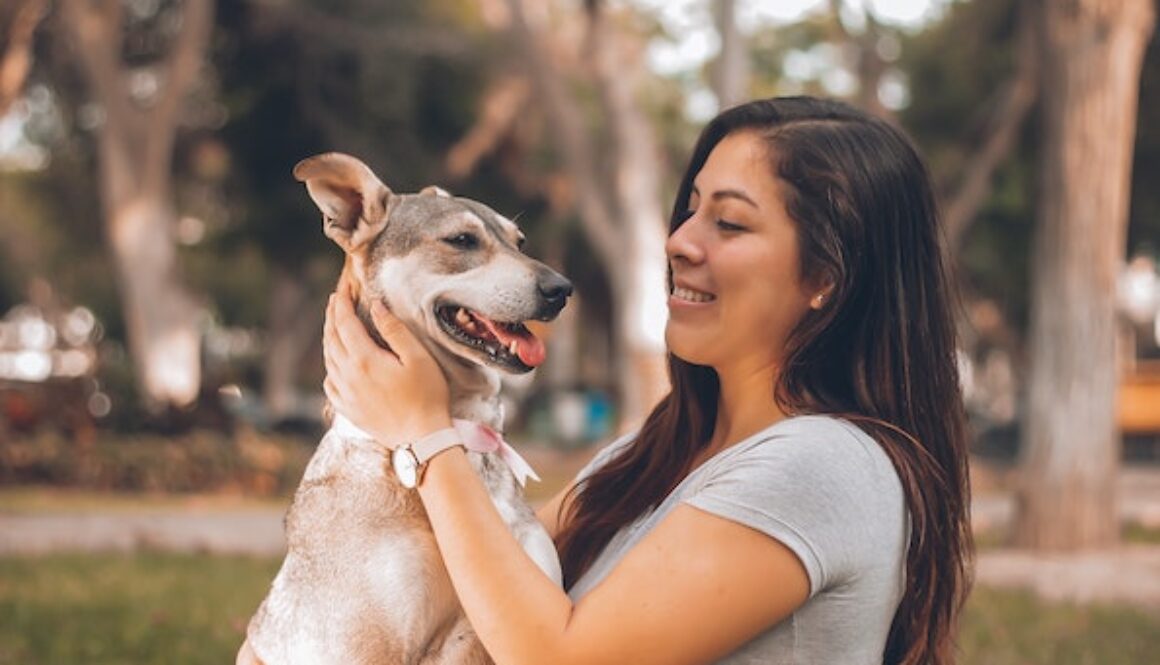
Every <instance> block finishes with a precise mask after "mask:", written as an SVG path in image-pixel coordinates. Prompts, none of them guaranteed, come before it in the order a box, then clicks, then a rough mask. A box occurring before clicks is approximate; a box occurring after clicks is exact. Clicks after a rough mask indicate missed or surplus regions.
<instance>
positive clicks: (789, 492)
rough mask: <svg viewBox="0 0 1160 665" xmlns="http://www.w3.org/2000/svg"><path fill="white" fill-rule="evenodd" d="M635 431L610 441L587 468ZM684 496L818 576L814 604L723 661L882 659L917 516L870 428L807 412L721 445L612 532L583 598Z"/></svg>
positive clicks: (579, 592) (733, 664)
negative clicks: (777, 546) (766, 539)
mask: <svg viewBox="0 0 1160 665" xmlns="http://www.w3.org/2000/svg"><path fill="white" fill-rule="evenodd" d="M634 436H635V435H629V436H627V437H623V438H621V439H619V440H617V441H615V442H613V443H612V444H611V445H609V446H608V447H606V448H605V449H604V450H602V451H601V452H600V453H598V454H597V456H596V457H595V458H594V459H593V460H592V462H591V463H590V464H589V465H588V466H587V467H585V468H584V469H583V470H582V471H581V472H580V475H579V476H578V478H579V479H583V478H585V477H587V476H588V475H589V474H590V473H591V472H592V471H593V470H595V469H597V468H599V467H600V466H601V465H603V464H605V463H606V462H607V461H608V460H610V459H611V458H612V457H613V455H615V454H616V452H617V451H619V450H620V449H622V448H623V447H624V446H626V445H628V443H629V442H631V441H632V440H633V438H634ZM682 503H687V504H689V505H691V506H695V507H696V508H699V509H701V510H704V511H706V512H709V513H712V514H714V515H719V516H721V517H725V518H727V519H730V520H733V521H735V522H737V523H739V524H743V525H745V526H748V527H750V528H753V529H756V530H758V531H760V532H762V533H764V534H767V535H768V536H770V537H772V538H775V539H777V540H778V541H780V542H781V543H782V544H784V545H785V546H786V547H789V548H790V549H791V550H793V552H794V553H795V554H796V555H797V556H798V558H799V559H801V561H802V564H803V565H804V566H805V569H806V572H807V573H808V574H809V579H810V596H809V599H808V600H807V601H806V603H805V604H804V605H802V606H801V607H799V608H798V610H797V611H796V612H794V613H793V614H792V615H791V616H789V617H787V618H786V619H785V620H783V621H781V622H780V623H778V624H777V625H775V626H773V627H771V628H769V629H768V630H766V631H765V632H764V633H762V634H760V635H758V636H757V637H756V638H754V639H753V640H751V641H750V642H749V643H747V644H745V645H743V646H742V647H741V648H739V649H738V650H737V651H735V652H733V653H732V654H730V655H729V656H727V657H725V658H724V659H722V660H720V661H718V662H719V663H724V664H727V665H741V664H749V663H753V664H756V663H761V664H762V665H781V664H786V665H788V664H790V663H793V664H797V665H809V664H815V663H816V664H829V663H842V664H843V665H869V664H871V663H874V664H876V665H877V664H880V663H881V662H882V652H883V649H884V648H885V645H886V636H887V633H888V632H889V630H890V623H891V621H892V620H893V618H894V612H895V610H897V608H898V602H899V600H900V599H901V597H902V590H903V584H904V582H905V560H906V547H907V538H908V528H909V527H908V519H909V518H908V514H907V510H906V502H905V498H904V495H903V491H902V485H901V483H900V482H899V480H898V475H897V473H896V472H895V471H894V466H893V465H892V464H891V463H890V459H889V458H888V457H887V456H886V453H885V452H884V451H883V450H882V448H881V447H880V446H879V444H878V443H877V442H876V441H874V439H872V438H871V437H870V436H869V435H867V434H866V433H865V432H863V431H862V430H861V429H859V428H858V427H856V426H854V425H852V424H851V423H849V422H847V421H844V420H840V419H838V418H833V417H828V416H799V417H795V418H789V419H786V420H782V421H780V422H778V423H776V424H774V425H772V426H770V427H768V428H766V429H765V430H763V431H761V432H759V433H757V434H755V435H753V436H751V437H749V438H748V439H745V440H744V441H742V442H740V443H738V444H736V445H734V446H731V447H729V448H727V449H725V450H723V451H721V452H720V453H718V454H717V455H715V456H713V457H712V458H710V459H709V460H708V461H707V462H705V463H704V464H702V465H701V466H700V467H698V468H697V469H695V470H694V471H693V472H692V473H691V474H689V476H688V477H687V478H685V480H684V481H683V482H681V484H680V485H678V486H677V488H676V489H674V490H673V492H672V493H671V494H670V495H669V496H668V497H666V498H665V500H664V501H663V502H662V503H661V504H660V505H659V506H658V507H657V508H656V510H654V511H652V512H651V513H648V514H646V515H644V516H642V517H641V518H640V519H638V520H637V521H635V522H634V523H632V524H630V525H628V526H627V527H625V528H624V529H622V530H621V531H620V532H619V533H617V534H616V536H614V537H613V538H612V540H611V541H610V542H609V543H608V546H607V547H606V548H605V549H604V551H603V552H602V553H601V554H600V556H599V557H598V558H597V559H596V561H595V562H594V563H593V565H592V567H591V568H589V569H588V571H587V572H586V573H585V574H584V575H583V576H582V577H581V578H580V579H579V580H577V581H576V584H574V585H573V586H572V588H571V589H570V590H569V592H568V593H569V595H570V596H571V597H572V599H573V601H575V600H578V599H579V598H581V597H582V596H584V595H585V594H587V593H588V592H589V591H591V590H592V589H593V588H594V587H595V586H596V585H598V584H599V583H600V582H601V581H602V580H603V579H604V578H605V576H606V575H607V574H608V573H609V572H610V571H611V570H612V569H613V568H614V567H615V566H616V564H617V562H619V561H620V559H621V558H622V557H623V556H624V555H625V553H626V552H627V551H628V550H629V549H631V548H632V547H633V546H634V545H635V544H636V543H637V542H639V541H640V539H641V538H642V537H643V536H644V535H645V534H646V533H648V532H649V531H651V530H652V529H653V528H654V527H655V526H656V525H657V524H658V523H660V521H661V520H663V519H664V518H665V516H666V515H668V514H669V513H670V512H671V511H672V510H673V509H674V508H676V507H677V506H678V505H680V504H682Z"/></svg>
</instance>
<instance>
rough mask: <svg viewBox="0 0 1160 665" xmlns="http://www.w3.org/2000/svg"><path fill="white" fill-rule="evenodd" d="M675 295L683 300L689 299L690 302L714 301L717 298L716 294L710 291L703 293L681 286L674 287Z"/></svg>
mask: <svg viewBox="0 0 1160 665" xmlns="http://www.w3.org/2000/svg"><path fill="white" fill-rule="evenodd" d="M673 295H674V296H675V297H677V298H679V299H681V300H688V301H689V302H712V301H714V300H716V299H717V297H716V296H714V295H710V294H708V293H701V292H700V291H694V290H692V289H684V288H681V287H679V286H674V287H673Z"/></svg>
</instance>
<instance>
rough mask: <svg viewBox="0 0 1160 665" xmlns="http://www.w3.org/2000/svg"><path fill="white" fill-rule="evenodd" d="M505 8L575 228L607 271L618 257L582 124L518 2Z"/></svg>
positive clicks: (538, 33)
mask: <svg viewBox="0 0 1160 665" xmlns="http://www.w3.org/2000/svg"><path fill="white" fill-rule="evenodd" d="M507 2H508V9H509V11H510V12H511V18H512V31H513V32H514V33H515V35H516V38H517V39H518V40H519V43H520V44H522V45H523V48H524V50H525V52H526V54H527V57H526V58H525V59H526V61H527V62H528V64H529V66H530V67H531V70H532V76H533V79H534V81H535V83H536V87H537V89H538V90H539V91H540V95H541V96H542V97H543V100H544V106H545V108H546V110H547V114H548V118H549V121H550V122H551V124H552V125H553V126H554V127H555V132H554V133H555V137H556V140H557V141H558V146H559V148H560V151H561V152H562V153H563V157H564V164H565V167H566V168H567V170H568V173H569V174H570V175H571V176H572V180H573V181H574V182H575V183H576V190H577V194H576V204H577V207H578V208H579V212H580V220H581V223H582V224H583V226H584V230H585V232H586V233H587V234H588V237H589V239H590V240H591V241H592V245H593V248H594V249H595V250H596V251H597V252H598V253H599V254H600V256H601V257H602V258H603V259H604V263H605V265H607V266H609V268H610V269H612V268H613V267H615V266H617V265H620V263H621V261H620V259H621V257H622V256H623V252H622V247H621V242H620V239H619V234H618V233H617V230H616V223H615V219H614V215H613V212H612V207H611V206H610V205H609V203H608V201H607V199H606V198H605V196H604V190H605V188H604V187H603V186H602V185H601V183H600V181H599V177H598V175H597V174H598V172H599V171H598V167H597V164H596V158H595V156H594V155H593V154H592V146H591V142H590V141H589V140H588V135H587V132H586V131H585V128H584V121H583V118H582V117H581V116H580V114H579V111H578V110H577V107H576V105H575V104H574V103H573V102H572V100H571V99H569V97H568V94H567V92H566V91H565V89H564V87H563V84H562V78H563V75H562V74H561V73H560V72H558V71H556V70H554V69H553V67H552V64H551V58H550V57H548V55H547V54H548V49H547V48H545V46H544V44H543V42H544V37H543V35H542V34H541V29H540V28H538V27H532V26H531V25H530V24H529V23H528V21H527V17H526V15H525V13H524V8H523V2H522V0H507Z"/></svg>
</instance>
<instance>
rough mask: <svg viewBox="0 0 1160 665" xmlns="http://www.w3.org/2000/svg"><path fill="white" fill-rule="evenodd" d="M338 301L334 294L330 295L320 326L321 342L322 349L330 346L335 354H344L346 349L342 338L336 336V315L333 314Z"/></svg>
mask: <svg viewBox="0 0 1160 665" xmlns="http://www.w3.org/2000/svg"><path fill="white" fill-rule="evenodd" d="M337 300H338V297H337V295H336V294H333V293H332V294H330V301H329V302H327V304H326V318H325V319H323V324H322V342H323V348H324V349H325V348H326V347H327V346H330V347H331V349H332V351H333V352H334V353H335V354H337V355H341V354H345V353H346V348H345V347H344V346H343V343H342V338H341V337H340V336H339V334H338V330H337V326H338V321H337V319H338V315H337V314H336V313H335V302H336V301H337Z"/></svg>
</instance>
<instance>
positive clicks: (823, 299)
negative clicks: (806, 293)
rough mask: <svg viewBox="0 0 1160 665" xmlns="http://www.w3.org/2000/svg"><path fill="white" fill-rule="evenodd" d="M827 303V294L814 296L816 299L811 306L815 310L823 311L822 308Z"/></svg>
mask: <svg viewBox="0 0 1160 665" xmlns="http://www.w3.org/2000/svg"><path fill="white" fill-rule="evenodd" d="M825 302H826V294H824V293H819V294H818V295H816V296H814V299H813V301H812V302H811V303H810V305H811V306H812V307H813V308H814V309H821V308H822V305H823V304H824V303H825Z"/></svg>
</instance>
